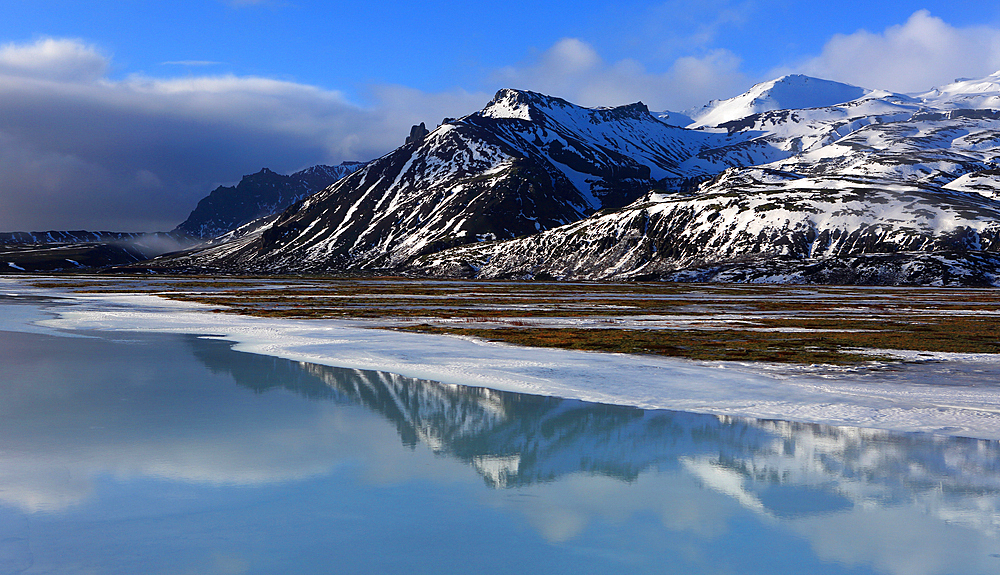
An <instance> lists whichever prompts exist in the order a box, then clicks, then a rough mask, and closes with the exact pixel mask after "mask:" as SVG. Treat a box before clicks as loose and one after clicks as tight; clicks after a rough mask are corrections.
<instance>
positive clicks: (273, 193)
mask: <svg viewBox="0 0 1000 575" xmlns="http://www.w3.org/2000/svg"><path fill="white" fill-rule="evenodd" d="M363 165H364V164H362V163H359V162H345V163H343V164H340V165H338V166H323V165H319V166H313V167H311V168H308V169H306V170H302V171H301V172H296V173H294V174H291V175H287V176H286V175H282V174H277V173H275V172H273V171H271V170H269V169H267V168H264V169H262V170H261V171H259V172H257V173H256V174H251V175H248V176H243V179H242V180H240V183H239V184H237V185H236V186H219V187H218V188H216V189H215V190H214V191H212V193H211V194H209V195H208V196H206V197H205V198H203V199H202V200H201V201H200V202H198V206H197V207H196V208H195V209H194V211H192V212H191V215H189V216H188V218H187V220H185V221H184V222H183V223H182V224H180V225H179V226H177V228H175V230H174V231H175V232H179V233H184V234H188V235H190V236H193V237H196V238H203V239H210V238H214V237H216V236H219V235H221V234H224V233H226V232H229V231H232V230H234V229H236V228H238V227H240V226H242V225H244V224H246V223H249V222H251V221H253V220H256V219H258V218H261V217H264V216H268V215H271V214H274V213H277V212H280V211H282V210H284V209H285V208H287V207H288V206H290V205H292V204H294V203H295V202H297V201H299V200H301V199H302V198H304V197H306V196H310V195H312V194H314V193H316V192H318V191H320V190H322V189H323V188H325V187H327V186H329V185H330V184H332V183H333V182H335V181H337V180H339V179H340V178H342V177H344V176H345V175H347V174H350V173H351V172H353V171H355V170H357V169H358V168H360V167H361V166H363Z"/></svg>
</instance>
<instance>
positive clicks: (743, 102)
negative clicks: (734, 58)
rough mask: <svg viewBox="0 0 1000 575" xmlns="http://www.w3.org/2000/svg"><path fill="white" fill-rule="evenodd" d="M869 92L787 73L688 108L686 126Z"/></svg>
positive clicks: (822, 103)
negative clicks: (693, 107) (697, 107)
mask: <svg viewBox="0 0 1000 575" xmlns="http://www.w3.org/2000/svg"><path fill="white" fill-rule="evenodd" d="M871 92H872V91H871V90H868V89H865V88H859V87H858V86H852V85H850V84H843V83H840V82H832V81H830V80H821V79H819V78H811V77H809V76H803V75H801V74H791V75H788V76H782V77H780V78H777V79H775V80H770V81H768V82H761V83H759V84H757V85H755V86H753V87H752V88H750V90H748V91H747V92H746V93H744V94H740V95H739V96H736V97H733V98H729V99H727V100H712V101H711V102H709V103H708V104H707V105H705V106H703V107H702V108H700V109H697V110H692V111H690V112H689V113H688V114H689V115H690V116H691V117H692V118H693V119H694V123H692V124H691V125H689V126H688V127H689V128H698V127H702V126H717V125H719V124H722V123H724V122H729V121H732V120H738V119H740V118H745V117H747V116H749V115H751V114H758V113H760V112H769V111H772V110H792V109H807V108H821V107H825V106H833V105H836V104H843V103H845V102H850V101H851V100H856V99H858V98H861V97H863V96H865V95H867V94H869V93H871Z"/></svg>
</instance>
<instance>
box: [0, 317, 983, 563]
mask: <svg viewBox="0 0 1000 575" xmlns="http://www.w3.org/2000/svg"><path fill="white" fill-rule="evenodd" d="M13 307H16V306H13ZM25 313H27V312H25ZM78 333H80V334H82V335H87V336H90V337H72V338H70V337H60V336H56V335H51V334H44V333H25V332H0V573H92V572H97V573H331V572H336V573H375V572H403V571H405V572H407V573H460V572H476V573H510V572H512V571H518V570H520V571H528V572H548V573H562V572H565V573H613V572H614V573H618V572H635V573H684V574H690V573H721V572H734V573H775V572H786V573H830V574H833V573H851V574H855V573H891V574H898V575H909V574H913V575H937V574H965V575H970V574H977V573H996V572H997V571H998V569H1000V444H998V442H996V441H986V440H974V439H964V438H955V437H945V436H935V435H928V434H905V433H894V432H888V431H879V430H868V429H862V428H856V427H831V426H823V425H809V424H797V423H790V422H783V421H764V420H757V419H750V418H735V417H719V416H711V415H700V414H693V413H685V412H678V411H665V410H642V409H637V408H631V407H618V406H608V405H601V404H594V403H587V402H583V401H575V400H562V399H558V398H552V397H540V396H532V395H523V394H517V393H508V392H499V391H491V390H487V389H482V388H470V387H463V386H458V385H446V384H441V383H437V382H433V381H426V380H419V379H413V378H407V377H402V376H397V375H393V374H389V373H383V372H375V371H364V370H353V369H343V368H336V367H328V366H320V365H314V364H308V363H300V362H293V361H289V360H285V359H279V358H273V357H268V356H263V355H255V354H249V353H242V352H237V351H234V350H232V349H231V347H230V344H229V343H227V342H224V341H219V340H215V339H203V338H199V337H195V336H189V335H176V334H143V333H134V332H130V333H121V332H119V333H102V332H89V333H87V332H78Z"/></svg>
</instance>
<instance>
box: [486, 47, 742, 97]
mask: <svg viewBox="0 0 1000 575" xmlns="http://www.w3.org/2000/svg"><path fill="white" fill-rule="evenodd" d="M739 66H740V59H739V58H738V57H736V56H735V55H734V54H732V53H731V52H728V51H726V50H715V51H712V52H709V53H708V54H706V55H704V56H700V57H695V56H688V57H684V58H679V59H677V60H676V61H675V62H674V63H673V65H672V66H671V67H670V68H669V69H668V70H667V71H666V72H662V73H654V72H649V71H647V70H646V68H645V67H644V66H643V65H642V64H641V63H639V62H638V61H636V60H631V59H624V60H619V61H618V62H613V63H608V62H605V61H604V60H603V59H602V58H601V57H600V55H598V53H597V52H596V51H595V50H594V49H593V48H592V47H591V46H590V45H589V44H587V43H585V42H583V41H581V40H578V39H576V38H565V39H563V40H560V41H559V42H557V43H556V44H555V45H553V46H552V47H551V48H549V49H548V50H546V51H545V52H542V53H541V54H539V55H537V57H535V58H533V59H531V60H530V61H528V62H525V63H522V64H521V65H518V66H508V67H505V68H503V69H501V70H499V71H498V72H497V73H496V75H495V81H497V82H498V83H500V84H503V85H504V86H505V87H510V88H520V89H527V90H534V91H538V92H543V93H546V94H550V95H553V96H559V97H562V98H565V99H567V100H570V101H572V102H573V103H576V104H580V105H584V106H609V105H620V104H628V103H632V102H636V101H640V100H641V101H643V102H645V103H646V104H647V105H648V106H649V107H650V109H653V110H667V109H672V110H683V109H687V108H690V107H692V106H696V105H700V104H703V103H705V102H706V101H707V100H709V99H711V98H717V97H719V95H720V94H730V93H738V92H739V91H740V90H743V89H745V87H746V86H747V85H748V80H747V78H746V77H745V76H744V75H743V74H742V73H741V72H740V70H739Z"/></svg>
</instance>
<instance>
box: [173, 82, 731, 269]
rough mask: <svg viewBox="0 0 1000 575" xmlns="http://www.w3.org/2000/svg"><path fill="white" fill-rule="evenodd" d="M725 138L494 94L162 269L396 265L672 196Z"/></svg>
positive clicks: (628, 111)
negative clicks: (650, 193)
mask: <svg viewBox="0 0 1000 575" xmlns="http://www.w3.org/2000/svg"><path fill="white" fill-rule="evenodd" d="M730 141H731V138H730V137H729V136H728V135H726V134H716V133H708V132H694V131H691V130H684V129H681V128H677V127H674V126H669V125H667V124H665V123H663V122H661V121H659V120H658V119H657V118H656V117H654V116H653V115H652V114H650V113H649V110H648V109H647V108H646V106H644V105H643V104H641V103H639V104H633V105H629V106H622V107H618V108H595V109H590V108H581V107H579V106H575V105H573V104H570V103H568V102H566V101H564V100H560V99H558V98H551V97H548V96H544V95H541V94H536V93H533V92H523V91H516V90H501V91H500V92H498V93H497V95H496V97H495V98H494V99H493V101H491V102H490V103H489V104H488V105H487V106H486V107H485V108H484V109H483V110H481V111H480V112H477V113H475V114H471V115H469V116H466V117H464V118H461V119H458V120H450V121H449V122H447V123H444V124H442V125H440V126H438V127H437V128H436V129H434V130H433V131H431V132H430V133H429V134H427V135H425V136H424V137H423V138H418V139H411V140H410V141H409V143H407V144H405V145H404V146H402V147H400V148H398V149H397V150H395V151H393V152H391V153H389V154H387V155H386V156H383V157H381V158H379V159H377V160H374V161H372V162H371V163H369V164H368V165H366V166H365V167H364V168H362V169H360V170H358V171H357V172H355V173H353V174H351V175H350V176H348V177H346V178H344V179H342V180H340V181H339V182H337V183H336V184H334V185H333V186H331V187H329V188H327V189H326V190H323V191H322V192H320V193H317V194H316V195H314V196H311V197H309V198H308V199H307V200H305V201H304V202H302V203H301V204H299V205H296V206H294V207H293V208H292V209H290V210H288V211H286V212H285V213H284V214H282V215H281V217H280V218H278V219H277V221H275V222H274V223H273V224H271V225H270V226H269V227H267V228H266V229H263V230H261V232H260V233H259V234H257V235H256V236H255V237H253V238H247V237H244V238H241V239H240V240H239V241H237V242H233V243H230V244H225V245H220V246H216V247H214V248H211V249H209V250H205V251H203V252H200V253H198V254H192V255H190V256H186V258H185V259H183V260H175V261H173V262H170V264H169V265H173V266H178V267H185V266H195V267H199V266H200V267H204V268H214V269H222V270H226V269H243V270H252V271H259V272H268V271H279V270H288V269H296V270H300V271H335V270H346V269H384V268H398V267H399V266H401V265H405V264H406V263H408V262H410V261H412V260H413V258H416V257H419V256H421V255H425V254H429V253H434V252H438V251H440V250H442V249H446V248H449V247H452V246H456V245H463V244H467V243H472V242H477V241H484V240H502V239H510V238H514V237H518V236H522V235H526V234H532V233H537V232H539V231H543V230H546V229H550V228H553V227H556V226H559V225H563V224H566V223H570V222H574V221H577V220H579V219H580V218H583V217H585V216H587V215H588V214H591V213H593V212H594V211H595V210H597V209H601V208H608V207H621V206H623V205H625V204H627V203H629V202H630V201H633V200H634V199H635V198H637V197H639V196H640V195H642V194H643V193H645V192H646V191H647V190H648V189H649V188H651V187H654V186H661V187H662V186H666V187H669V188H670V189H682V188H683V187H684V186H685V185H688V183H689V182H691V181H692V178H700V177H704V176H706V175H710V174H711V173H713V170H715V171H717V168H716V167H715V166H716V165H728V164H726V162H727V159H726V158H722V159H718V160H716V161H715V162H714V163H707V162H701V161H693V162H688V163H685V162H686V161H687V160H690V159H692V158H693V157H694V155H695V154H697V153H699V152H701V151H703V150H709V149H712V148H717V147H720V146H724V145H726V144H728V143H730Z"/></svg>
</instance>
